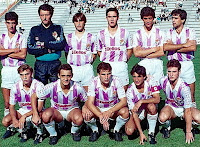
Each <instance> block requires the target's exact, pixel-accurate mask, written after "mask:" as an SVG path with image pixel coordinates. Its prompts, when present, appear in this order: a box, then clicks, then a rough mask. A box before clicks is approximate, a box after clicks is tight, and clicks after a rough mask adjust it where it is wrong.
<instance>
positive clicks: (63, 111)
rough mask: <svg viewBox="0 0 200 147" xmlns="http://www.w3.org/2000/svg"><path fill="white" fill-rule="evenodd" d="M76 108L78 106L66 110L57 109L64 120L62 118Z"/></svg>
mask: <svg viewBox="0 0 200 147" xmlns="http://www.w3.org/2000/svg"><path fill="white" fill-rule="evenodd" d="M76 108H78V107H74V108H71V109H69V110H66V111H65V110H58V112H60V114H61V115H62V117H63V120H64V119H67V117H68V115H69V113H70V112H71V111H72V110H74V109H76Z"/></svg>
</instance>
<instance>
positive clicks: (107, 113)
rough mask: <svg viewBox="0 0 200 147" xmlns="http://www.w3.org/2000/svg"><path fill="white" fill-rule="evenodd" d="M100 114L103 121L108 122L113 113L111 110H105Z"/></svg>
mask: <svg viewBox="0 0 200 147" xmlns="http://www.w3.org/2000/svg"><path fill="white" fill-rule="evenodd" d="M102 114H103V121H108V120H109V118H111V117H112V116H113V114H114V113H113V112H112V111H111V110H107V111H105V112H103V113H102Z"/></svg>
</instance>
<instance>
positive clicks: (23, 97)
mask: <svg viewBox="0 0 200 147" xmlns="http://www.w3.org/2000/svg"><path fill="white" fill-rule="evenodd" d="M18 73H19V75H20V78H21V80H19V81H18V82H17V83H16V84H14V85H13V87H12V89H11V93H10V102H9V103H10V108H9V109H10V113H9V114H8V115H6V116H5V117H4V118H3V120H2V124H3V125H4V126H5V127H8V128H7V131H6V133H5V134H4V136H3V138H4V139H5V138H8V137H10V136H12V135H14V130H15V129H14V128H19V129H18V131H19V132H20V133H21V140H20V142H25V141H27V139H28V132H27V131H28V130H27V127H28V126H27V125H28V122H30V121H31V117H32V107H31V96H32V95H33V94H34V93H35V92H38V91H39V90H40V89H42V88H43V87H44V85H43V84H42V83H41V82H39V81H37V80H35V79H33V78H32V75H33V69H32V68H31V67H30V66H29V65H27V64H23V65H21V66H20V67H19V68H18ZM17 102H18V104H19V107H20V108H19V110H17V111H16V110H15V105H16V103H17ZM34 127H36V128H37V135H36V137H35V140H34V144H38V143H40V142H42V140H43V139H42V132H41V129H40V128H39V127H38V126H35V125H34Z"/></svg>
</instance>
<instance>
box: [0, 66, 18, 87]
mask: <svg viewBox="0 0 200 147" xmlns="http://www.w3.org/2000/svg"><path fill="white" fill-rule="evenodd" d="M17 69H18V67H9V66H3V68H2V70H1V79H2V82H1V88H7V89H11V87H12V85H13V84H15V83H16V82H17V81H19V79H20V76H19V74H18V72H17Z"/></svg>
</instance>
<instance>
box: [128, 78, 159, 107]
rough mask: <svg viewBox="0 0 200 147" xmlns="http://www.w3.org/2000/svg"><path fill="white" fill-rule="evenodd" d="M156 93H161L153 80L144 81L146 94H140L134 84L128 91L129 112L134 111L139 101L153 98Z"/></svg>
mask: <svg viewBox="0 0 200 147" xmlns="http://www.w3.org/2000/svg"><path fill="white" fill-rule="evenodd" d="M155 93H160V92H159V89H158V86H157V84H156V82H154V81H153V80H148V81H147V80H146V81H144V92H143V93H140V92H139V91H138V89H137V88H136V85H135V83H134V82H133V83H132V84H131V85H130V86H129V88H128V89H127V91H126V96H127V103H128V107H129V110H132V109H133V107H134V106H135V104H136V103H137V102H138V101H139V100H142V99H143V100H144V99H149V98H152V95H153V94H155Z"/></svg>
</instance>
